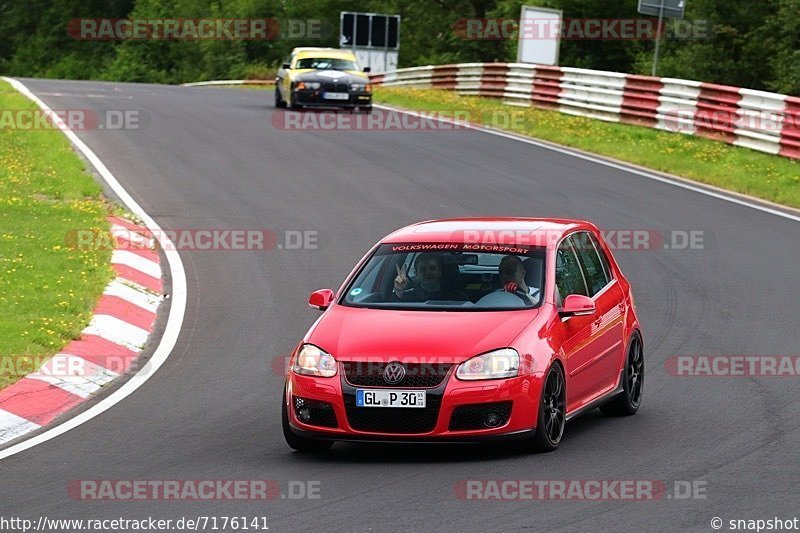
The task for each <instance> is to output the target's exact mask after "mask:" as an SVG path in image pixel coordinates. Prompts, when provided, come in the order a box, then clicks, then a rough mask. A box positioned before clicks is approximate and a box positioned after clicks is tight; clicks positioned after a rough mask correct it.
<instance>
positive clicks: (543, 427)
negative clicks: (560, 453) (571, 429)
mask: <svg viewBox="0 0 800 533" xmlns="http://www.w3.org/2000/svg"><path fill="white" fill-rule="evenodd" d="M566 416H567V394H566V381H565V380H564V371H563V370H562V368H561V365H559V364H558V363H553V366H551V367H550V370H548V372H547V377H546V378H545V380H544V384H543V385H542V395H541V398H539V413H538V417H537V419H536V431H535V433H534V435H533V437H532V438H531V442H530V443H529V444H530V446H531V447H532V448H533V450H534V451H536V452H545V453H546V452H552V451H553V450H555V449H556V448H558V445H559V443H560V442H561V437H562V436H563V435H564V426H565V425H566V419H567V418H566Z"/></svg>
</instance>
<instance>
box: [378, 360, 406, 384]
mask: <svg viewBox="0 0 800 533" xmlns="http://www.w3.org/2000/svg"><path fill="white" fill-rule="evenodd" d="M404 377H406V367H404V366H403V365H401V364H400V363H398V362H396V361H395V362H392V363H389V364H388V365H386V368H384V369H383V381H385V382H386V383H388V384H389V385H394V384H396V383H400V382H401V381H403V378H404Z"/></svg>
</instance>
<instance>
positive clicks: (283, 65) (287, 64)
mask: <svg viewBox="0 0 800 533" xmlns="http://www.w3.org/2000/svg"><path fill="white" fill-rule="evenodd" d="M289 67H291V65H290V64H289V63H281V68H282V69H288V68H289Z"/></svg>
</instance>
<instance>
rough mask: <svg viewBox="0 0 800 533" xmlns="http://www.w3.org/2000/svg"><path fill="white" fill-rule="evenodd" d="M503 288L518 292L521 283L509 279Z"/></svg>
mask: <svg viewBox="0 0 800 533" xmlns="http://www.w3.org/2000/svg"><path fill="white" fill-rule="evenodd" d="M503 289H504V290H505V291H506V292H517V291H518V290H519V285H517V284H516V283H515V282H513V281H509V282H508V283H506V284H505V285H504V286H503Z"/></svg>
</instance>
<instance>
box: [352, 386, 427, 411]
mask: <svg viewBox="0 0 800 533" xmlns="http://www.w3.org/2000/svg"><path fill="white" fill-rule="evenodd" d="M356 407H418V408H424V407H425V391H419V390H367V389H356Z"/></svg>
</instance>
